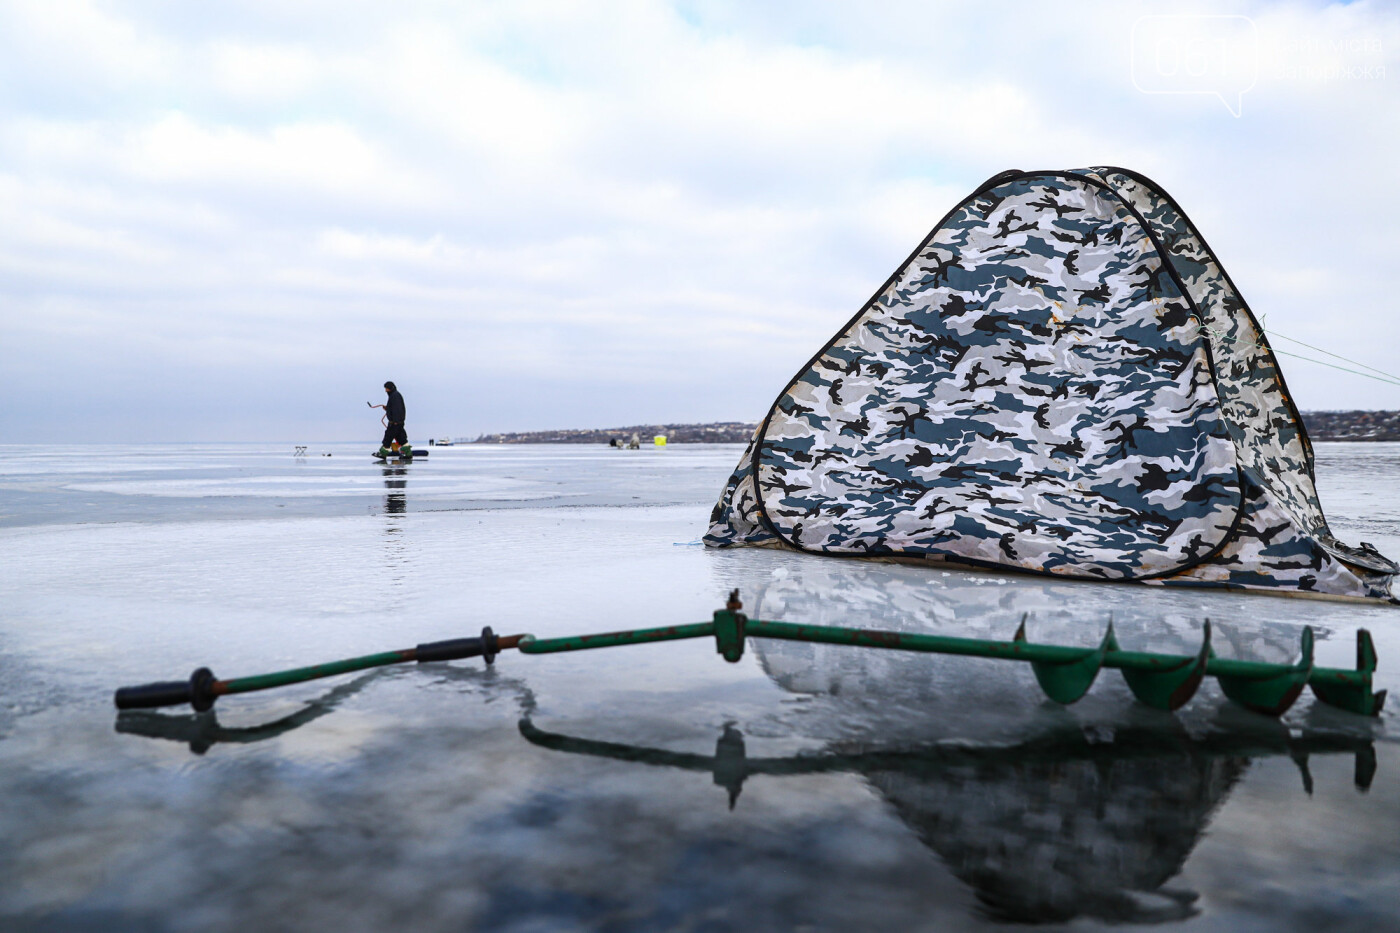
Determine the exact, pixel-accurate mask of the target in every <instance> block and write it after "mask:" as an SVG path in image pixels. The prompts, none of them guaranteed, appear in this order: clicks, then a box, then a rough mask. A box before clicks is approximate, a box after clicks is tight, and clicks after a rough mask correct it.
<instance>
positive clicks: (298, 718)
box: [116, 668, 535, 755]
mask: <svg viewBox="0 0 1400 933" xmlns="http://www.w3.org/2000/svg"><path fill="white" fill-rule="evenodd" d="M440 670H441V671H443V672H445V673H446V674H447V679H449V680H459V681H466V682H469V683H472V684H473V685H474V686H483V687H486V686H489V688H490V689H492V690H493V691H496V692H499V691H501V690H505V691H507V692H514V693H515V695H516V703H517V705H518V706H519V708H520V712H521V714H522V715H524V716H526V717H529V716H530V715H531V714H532V713H533V712H534V710H535V695H534V693H533V692H532V691H531V690H530V688H529V687H528V686H527V685H526V684H525V683H523V682H522V681H519V680H515V679H512V678H502V677H498V676H496V675H495V674H494V673H492V672H481V671H476V670H467V669H462V668H441V669H440ZM383 673H385V671H383V670H375V671H372V672H370V673H369V674H366V675H364V676H363V677H357V678H355V679H354V680H352V681H350V682H349V683H345V684H341V685H340V686H338V687H336V688H335V689H333V690H329V691H327V692H326V693H325V694H323V695H322V696H319V697H317V698H316V699H314V700H311V701H310V702H308V703H307V704H306V705H305V706H304V707H302V708H301V709H299V710H297V711H296V712H294V713H292V714H290V715H287V716H283V717H281V718H280V719H276V720H273V721H271V722H264V723H260V724H258V725H256V726H225V725H223V724H222V723H220V722H219V720H218V717H217V716H216V714H215V713H214V711H213V710H208V711H206V712H204V713H202V714H197V715H189V714H185V715H178V716H172V715H168V714H165V713H152V712H145V711H142V712H128V713H123V714H122V715H121V716H118V717H117V724H116V730H117V731H118V732H121V733H124V734H127V735H141V736H145V737H147V738H152V739H169V740H170V741H173V742H185V743H188V744H189V746H190V751H192V752H194V753H195V754H196V755H203V754H204V753H205V752H207V751H209V749H210V748H212V747H214V746H215V745H218V744H221V743H224V744H232V745H246V744H251V743H253V742H263V741H266V740H267V739H275V738H277V737H278V736H279V735H284V734H286V733H288V732H291V731H292V730H293V729H299V728H301V727H302V726H304V725H307V724H308V723H311V722H315V721H316V720H317V719H320V718H321V717H322V716H324V715H326V714H327V713H329V712H331V711H332V710H334V709H335V707H336V706H338V705H339V704H340V703H341V702H342V701H344V700H345V699H347V698H349V697H350V696H352V695H354V694H356V693H358V692H360V690H362V689H364V688H365V686H367V685H368V684H369V682H370V681H371V680H373V679H374V678H375V677H377V676H379V675H381V674H383ZM182 686H183V685H182Z"/></svg>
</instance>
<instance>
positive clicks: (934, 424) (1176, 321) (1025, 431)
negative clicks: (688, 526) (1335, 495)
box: [705, 168, 1400, 598]
mask: <svg viewBox="0 0 1400 933" xmlns="http://www.w3.org/2000/svg"><path fill="white" fill-rule="evenodd" d="M705 541H706V543H707V544H709V545H710V546H713V547H728V546H733V545H742V544H747V545H774V546H788V547H793V548H797V549H799V550H802V551H809V552H814V553H821V554H839V555H857V556H876V555H879V556H902V557H909V558H923V559H929V560H948V561H956V562H960V563H965V564H974V565H980V566H989V567H998V568H1008V569H1016V570H1023V571H1030V572H1036V573H1045V574H1055V575H1059V576H1067V577H1083V578H1089V579H1100V580H1144V581H1151V582H1159V583H1170V584H1191V585H1213V586H1229V587H1249V588H1258V589H1268V590H1277V591H1308V592H1316V593H1326V594H1334V595H1345V596H1361V597H1372V598H1391V583H1392V581H1393V579H1394V575H1395V574H1396V573H1397V572H1400V568H1398V567H1397V566H1396V565H1395V564H1394V563H1392V562H1391V561H1389V560H1387V559H1386V558H1384V557H1382V556H1381V555H1380V554H1378V553H1377V552H1376V551H1375V549H1374V548H1371V547H1370V546H1369V545H1365V544H1363V545H1362V546H1361V547H1351V546H1348V545H1345V544H1343V543H1341V542H1340V541H1338V540H1337V539H1336V538H1334V537H1333V536H1332V533H1331V531H1330V530H1329V529H1328V526H1327V520H1326V519H1325V518H1324V517H1323V514H1322V508H1321V506H1320V505H1319V503H1318V498H1317V491H1316V489H1315V488H1314V484H1313V452H1312V446H1311V444H1310V443H1309V441H1308V437H1307V434H1306V432H1305V430H1304V428H1303V423H1302V420H1301V419H1300V418H1299V415H1298V411H1297V409H1296V408H1295V407H1294V405H1293V402H1292V400H1291V399H1290V398H1289V395H1288V390H1287V387H1286V386H1285V385H1284V382H1283V377H1282V375H1281V374H1280V373H1279V369H1278V363H1277V361H1276V360H1275V359H1274V355H1273V353H1272V352H1271V351H1270V349H1269V346H1268V343H1267V342H1266V341H1265V339H1264V335H1263V332H1262V330H1261V329H1260V327H1259V325H1258V323H1257V322H1256V320H1255V319H1254V317H1253V315H1252V314H1251V313H1250V310H1249V308H1248V306H1247V305H1246V304H1245V303H1244V299H1242V298H1241V297H1240V295H1239V292H1238V291H1237V290H1236V289H1235V286H1234V284H1233V283H1232V282H1231V281H1230V277H1229V276H1228V275H1226V274H1225V272H1224V270H1223V269H1222V268H1221V266H1220V264H1219V262H1218V261H1217V260H1216V258H1215V255H1214V254H1213V253H1212V252H1211V250H1210V247H1209V246H1207V245H1206V242H1205V240H1204V239H1202V238H1201V236H1200V234H1199V233H1197V232H1196V229H1195V227H1194V226H1193V225H1192V224H1191V222H1190V220H1189V219H1188V218H1187V217H1186V215H1185V214H1184V213H1183V212H1182V210H1181V209H1180V208H1179V207H1178V206H1177V204H1176V202H1175V201H1173V200H1172V199H1171V197H1170V196H1168V195H1167V194H1166V193H1165V192H1163V191H1162V189H1161V188H1160V187H1158V186H1157V185H1156V184H1155V183H1153V182H1151V181H1150V180H1148V179H1146V178H1144V177H1143V176H1141V175H1138V174H1136V173H1134V172H1130V171H1126V170H1124V169H1118V168H1093V169H1077V170H1074V171H1066V172H1020V171H1012V172H1004V173H1002V174H1000V175H997V176H995V177H993V178H991V179H989V180H988V181H987V182H986V183H984V184H983V185H982V186H981V187H980V188H978V189H977V190H976V191H975V192H973V194H972V195H970V196H969V197H968V198H967V199H966V200H964V201H963V202H962V203H960V204H958V205H957V206H956V207H955V208H953V210H952V211H950V212H949V213H948V215H947V216H946V217H944V218H943V219H942V220H941V221H940V222H939V223H938V225H937V226H935V227H934V228H933V231H932V232H931V233H930V234H929V235H928V236H927V237H926V238H925V239H924V241H923V242H922V243H920V244H919V247H918V249H916V250H914V252H913V254H912V255H911V256H910V257H909V259H908V260H906V261H905V263H904V264H903V265H902V266H900V267H899V269H898V270H896V271H895V273H894V275H892V276H890V278H889V280H888V281H887V282H885V284H884V285H883V286H882V287H881V288H880V290H879V291H878V292H876V294H875V295H874V297H873V298H871V299H870V301H869V302H868V303H867V304H866V305H865V307H864V308H862V309H861V311H860V313H859V314H857V315H856V316H855V317H854V318H852V319H851V320H850V321H849V322H848V323H847V324H846V326H845V327H843V328H842V329H841V331H840V332H839V333H837V334H836V336H835V337H833V338H832V339H831V341H830V342H829V343H828V344H827V345H826V346H825V347H823V348H822V349H821V351H820V352H819V353H817V355H816V356H814V357H813V358H812V359H811V360H810V361H809V362H808V363H807V365H805V366H804V367H802V369H801V371H800V372H798V374H797V375H796V376H794V377H793V379H792V381H791V382H789V384H788V386H787V387H786V388H785V389H784V390H783V391H782V393H781V394H780V395H779V396H778V399H777V401H776V402H774V404H773V407H772V408H771V409H770V410H769V412H768V416H767V417H766V418H765V419H764V421H763V423H762V424H761V425H760V426H759V428H758V431H757V432H756V433H755V435H754V437H753V440H752V441H751V442H750V443H749V446H748V448H747V449H746V450H745V451H744V455H743V457H742V458H741V460H740V462H739V466H738V468H737V469H736V470H735V472H734V475H733V476H732V477H731V478H730V480H729V483H728V485H727V487H726V488H725V490H724V493H723V495H722V496H721V498H720V501H719V503H718V504H717V505H716V507H715V511H714V515H713V518H712V525H711V527H710V530H709V533H708V534H707V535H706V537H705Z"/></svg>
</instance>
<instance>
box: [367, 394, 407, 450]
mask: <svg viewBox="0 0 1400 933" xmlns="http://www.w3.org/2000/svg"><path fill="white" fill-rule="evenodd" d="M384 391H385V392H387V393H388V395H389V397H388V399H386V400H385V402H384V404H383V405H371V406H370V407H371V408H382V409H384V420H385V421H386V422H387V425H386V426H385V428H384V440H383V441H381V442H380V445H381V446H382V447H383V448H384V449H385V450H397V449H398V448H399V447H400V446H404V447H407V446H408V432H407V431H405V430H404V426H403V422H404V404H403V396H402V395H400V394H399V389H398V387H397V386H395V385H394V384H393V383H392V382H386V383H384Z"/></svg>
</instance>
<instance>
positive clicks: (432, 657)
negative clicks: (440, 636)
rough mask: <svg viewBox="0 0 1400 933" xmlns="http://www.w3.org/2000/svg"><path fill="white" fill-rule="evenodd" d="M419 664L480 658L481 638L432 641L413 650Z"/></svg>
mask: <svg viewBox="0 0 1400 933" xmlns="http://www.w3.org/2000/svg"><path fill="white" fill-rule="evenodd" d="M413 653H414V655H415V656H416V657H417V658H418V663H419V664H422V663H423V662H424V661H456V660H457V659H458V658H475V657H479V656H480V655H481V653H482V651H481V639H480V638H452V639H449V640H447V641H430V642H427V643H426V644H422V645H419V646H418V647H417V648H414V649H413Z"/></svg>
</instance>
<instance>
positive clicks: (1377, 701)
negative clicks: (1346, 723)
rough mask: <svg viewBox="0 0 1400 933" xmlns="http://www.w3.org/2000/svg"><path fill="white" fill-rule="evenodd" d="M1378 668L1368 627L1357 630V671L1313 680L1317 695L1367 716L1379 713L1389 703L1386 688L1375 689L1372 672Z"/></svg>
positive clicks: (1325, 700) (1326, 700) (1323, 700)
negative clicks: (1386, 701)
mask: <svg viewBox="0 0 1400 933" xmlns="http://www.w3.org/2000/svg"><path fill="white" fill-rule="evenodd" d="M1375 670H1376V646H1375V644H1374V643H1373V642H1372V641H1371V633H1370V632H1368V631H1367V630H1366V629H1364V628H1363V629H1357V631H1356V673H1355V674H1352V673H1351V672H1349V671H1343V672H1337V674H1336V675H1334V676H1333V677H1331V678H1328V679H1327V680H1322V679H1321V678H1314V679H1313V680H1312V681H1310V682H1309V686H1311V687H1312V691H1313V694H1314V695H1316V696H1317V698H1318V699H1319V700H1321V701H1322V702H1324V703H1326V704H1327V705H1328V706H1335V707H1337V708H1338V709H1344V710H1346V711H1347V712H1350V713H1360V714H1361V715H1363V716H1379V715H1380V713H1381V709H1382V708H1383V707H1384V706H1385V691H1384V690H1382V691H1380V692H1379V693H1372V692H1371V675H1372V674H1373V673H1374V672H1375Z"/></svg>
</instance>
